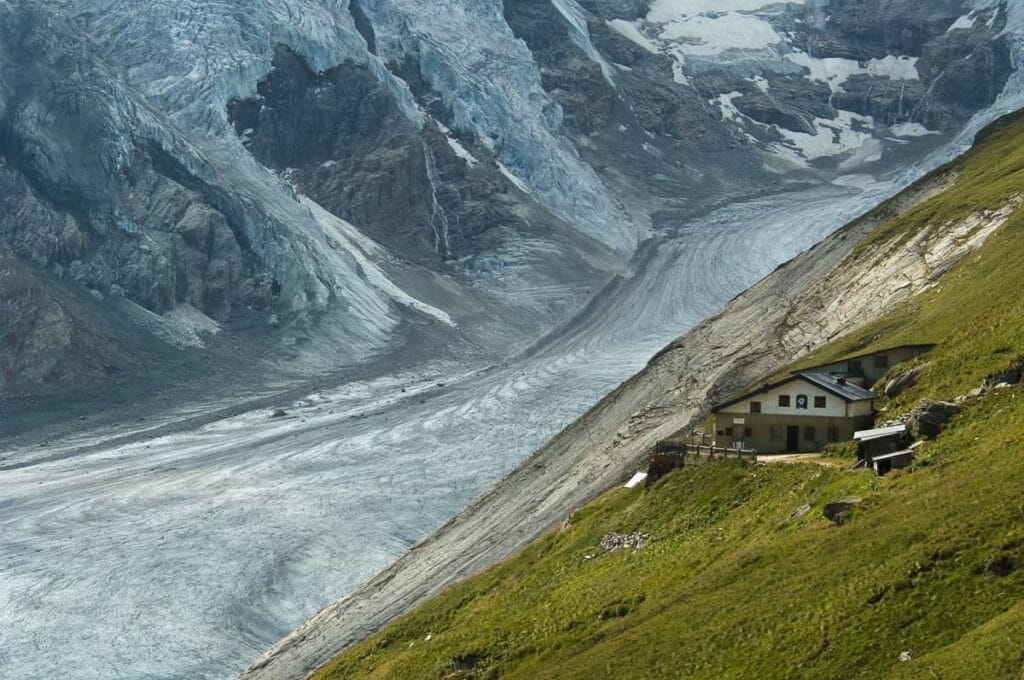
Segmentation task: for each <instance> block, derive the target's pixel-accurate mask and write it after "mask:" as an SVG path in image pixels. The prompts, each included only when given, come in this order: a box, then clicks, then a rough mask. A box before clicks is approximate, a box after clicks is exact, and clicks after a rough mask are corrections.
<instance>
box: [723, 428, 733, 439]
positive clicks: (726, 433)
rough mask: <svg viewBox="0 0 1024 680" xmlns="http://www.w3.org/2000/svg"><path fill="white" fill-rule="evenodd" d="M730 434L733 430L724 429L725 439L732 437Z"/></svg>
mask: <svg viewBox="0 0 1024 680" xmlns="http://www.w3.org/2000/svg"><path fill="white" fill-rule="evenodd" d="M732 432H733V430H732V428H731V427H727V428H725V436H726V437H731V436H732Z"/></svg>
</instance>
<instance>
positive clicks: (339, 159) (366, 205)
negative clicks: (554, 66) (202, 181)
mask: <svg viewBox="0 0 1024 680" xmlns="http://www.w3.org/2000/svg"><path fill="white" fill-rule="evenodd" d="M364 19H365V17H364ZM365 30H366V31H367V34H368V35H371V36H372V33H371V31H372V28H371V27H369V25H368V24H367V28H366V29H365ZM397 68H398V67H397V66H396V69H397ZM404 68H405V70H406V71H407V72H408V73H407V75H406V78H407V80H408V82H410V83H411V84H412V85H413V86H414V87H415V90H416V91H417V92H418V93H420V94H421V100H422V101H424V102H425V103H427V104H428V105H429V99H430V93H429V91H428V90H427V89H426V86H425V85H424V84H423V83H422V82H421V81H419V80H418V78H417V74H416V65H415V64H407V65H404ZM439 113H441V114H443V111H440V112H439ZM228 116H229V118H230V120H231V122H232V123H233V125H234V127H235V131H236V133H237V134H238V135H240V136H241V137H242V139H243V141H244V142H245V145H246V147H247V148H248V149H249V150H250V151H251V152H252V154H253V155H254V156H255V157H256V158H257V159H258V160H259V161H260V162H261V163H263V164H264V165H266V166H267V167H269V168H273V169H274V170H275V171H277V172H279V173H280V174H281V175H282V177H284V178H285V179H286V180H287V181H288V182H290V183H291V184H292V186H293V187H294V189H295V191H296V192H298V193H302V194H305V195H307V196H309V197H310V198H312V199H313V200H315V201H316V202H317V203H319V204H320V205H322V206H324V207H325V208H327V209H328V210H330V211H331V212H332V213H334V214H335V215H337V216H338V217H341V218H343V219H345V220H348V221H350V222H352V223H353V224H356V225H359V227H360V228H362V229H363V230H364V231H365V232H367V233H368V234H370V235H371V236H373V237H374V238H375V239H377V240H378V241H380V242H381V243H383V244H385V245H387V246H388V247H389V248H390V249H392V250H394V251H395V252H398V253H401V254H402V255H403V256H405V257H408V258H409V259H411V260H413V261H417V262H421V263H424V264H427V265H429V266H434V267H436V266H438V265H439V264H440V262H441V261H443V260H447V259H457V258H458V257H462V256H464V255H467V254H472V253H473V251H474V247H473V245H472V243H471V242H472V240H473V239H474V238H475V237H477V236H479V235H480V234H482V233H483V232H485V231H487V230H488V229H492V228H495V227H500V226H506V227H509V228H511V229H514V230H516V231H523V229H524V225H523V224H522V222H521V220H520V219H519V218H518V217H517V216H516V215H514V214H513V213H512V212H511V211H510V210H508V209H507V208H506V207H505V206H504V205H503V200H502V198H503V196H504V195H505V194H507V193H508V191H509V183H508V181H507V180H505V179H503V178H502V177H501V176H500V175H499V174H498V173H496V172H495V171H494V168H493V165H481V164H476V165H470V164H468V163H467V162H466V161H465V160H463V159H461V158H459V157H458V156H457V155H456V154H455V152H454V151H453V148H452V147H451V146H450V145H449V144H448V142H447V141H446V140H445V136H444V134H443V133H442V132H441V131H440V129H439V128H438V127H437V126H436V125H433V124H432V125H429V126H426V127H424V128H423V129H420V128H417V127H416V126H415V125H414V124H413V123H412V122H411V121H410V120H409V119H408V118H407V117H406V116H405V115H404V114H403V112H402V111H401V110H400V109H399V107H398V106H397V104H396V102H395V100H394V98H393V97H392V95H391V94H390V93H389V92H388V91H387V90H386V89H385V88H384V87H383V86H382V85H381V84H380V83H379V82H378V80H377V79H376V78H375V77H374V76H373V74H372V73H370V71H369V70H368V69H367V67H366V66H363V65H358V64H353V63H346V64H342V65H341V66H338V67H336V68H333V69H330V70H328V71H324V72H323V73H319V74H316V73H313V72H312V71H311V70H310V69H309V67H308V66H307V65H306V64H305V63H304V61H303V60H302V58H301V57H300V56H299V55H297V54H295V53H294V52H292V51H291V50H290V49H288V48H287V47H283V46H279V47H278V48H277V50H276V51H275V54H274V61H273V71H272V72H271V73H270V74H269V75H268V76H267V77H266V78H264V79H263V80H261V81H260V83H259V86H258V88H257V94H256V96H255V97H251V98H247V99H236V100H232V101H231V102H229V104H228ZM467 144H471V142H469V141H467ZM475 152H476V153H477V154H480V155H481V158H484V159H487V158H489V154H488V153H487V151H486V149H480V148H478V149H476V150H475ZM442 232H443V233H442Z"/></svg>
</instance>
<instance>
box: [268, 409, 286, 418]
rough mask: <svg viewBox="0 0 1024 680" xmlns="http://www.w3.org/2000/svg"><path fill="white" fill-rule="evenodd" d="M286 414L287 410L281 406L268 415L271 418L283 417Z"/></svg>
mask: <svg viewBox="0 0 1024 680" xmlns="http://www.w3.org/2000/svg"><path fill="white" fill-rule="evenodd" d="M286 415H288V412H287V411H285V410H284V409H283V408H279V409H277V410H276V411H274V414H273V415H272V416H270V417H271V418H284V417H285V416H286Z"/></svg>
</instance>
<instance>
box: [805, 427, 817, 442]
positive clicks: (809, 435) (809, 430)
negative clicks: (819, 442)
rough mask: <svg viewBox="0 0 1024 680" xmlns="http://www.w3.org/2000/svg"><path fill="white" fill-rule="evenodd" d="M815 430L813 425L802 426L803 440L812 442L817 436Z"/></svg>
mask: <svg viewBox="0 0 1024 680" xmlns="http://www.w3.org/2000/svg"><path fill="white" fill-rule="evenodd" d="M817 434H818V433H817V432H815V431H814V428H813V427H805V428H804V441H805V442H813V441H814V440H815V439H816V438H817Z"/></svg>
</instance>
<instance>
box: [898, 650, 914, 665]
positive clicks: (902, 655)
mask: <svg viewBox="0 0 1024 680" xmlns="http://www.w3.org/2000/svg"><path fill="white" fill-rule="evenodd" d="M900 661H901V662H903V663H908V662H910V661H912V659H911V657H910V652H901V653H900Z"/></svg>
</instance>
